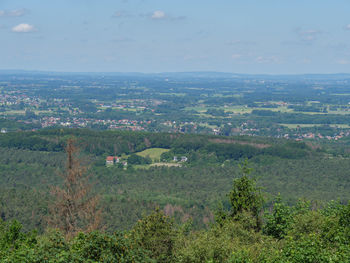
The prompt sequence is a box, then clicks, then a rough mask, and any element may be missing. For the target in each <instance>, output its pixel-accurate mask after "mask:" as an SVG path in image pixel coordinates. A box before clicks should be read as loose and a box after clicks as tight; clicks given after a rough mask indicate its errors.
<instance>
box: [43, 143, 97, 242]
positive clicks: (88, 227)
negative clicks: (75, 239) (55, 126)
mask: <svg viewBox="0 0 350 263" xmlns="http://www.w3.org/2000/svg"><path fill="white" fill-rule="evenodd" d="M75 143H76V141H75V140H74V139H69V140H68V141H67V146H66V153H67V164H66V169H65V172H64V173H62V174H61V177H62V178H63V181H64V182H63V186H62V187H59V186H55V187H52V188H51V194H52V196H53V197H54V199H55V201H54V203H53V204H52V205H51V206H50V208H49V212H50V214H49V217H48V225H49V226H50V227H52V228H57V229H59V230H61V231H62V232H63V233H64V234H65V235H66V236H74V235H75V234H77V233H78V232H81V231H83V232H90V231H93V230H96V229H98V228H99V226H100V221H101V210H99V209H98V204H99V199H100V198H99V196H98V195H93V194H92V192H91V190H92V185H91V184H90V183H89V182H88V179H89V177H88V176H87V175H86V173H87V167H86V166H83V165H82V162H81V159H80V158H79V148H78V147H77V146H76V144H75Z"/></svg>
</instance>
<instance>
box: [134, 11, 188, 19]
mask: <svg viewBox="0 0 350 263" xmlns="http://www.w3.org/2000/svg"><path fill="white" fill-rule="evenodd" d="M140 16H146V17H149V18H151V19H153V20H168V21H177V20H184V19H186V16H173V15H170V14H166V13H165V12H164V11H162V10H156V11H154V12H153V13H149V14H141V15H140Z"/></svg>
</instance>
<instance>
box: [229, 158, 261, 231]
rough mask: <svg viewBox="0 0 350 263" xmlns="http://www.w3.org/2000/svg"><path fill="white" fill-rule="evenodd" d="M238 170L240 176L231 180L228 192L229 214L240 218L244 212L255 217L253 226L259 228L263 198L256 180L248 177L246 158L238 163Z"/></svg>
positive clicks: (249, 171) (248, 170)
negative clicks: (241, 162)
mask: <svg viewBox="0 0 350 263" xmlns="http://www.w3.org/2000/svg"><path fill="white" fill-rule="evenodd" d="M240 170H241V174H242V176H241V177H240V178H238V179H235V180H234V181H233V187H232V190H231V192H230V193H229V198H230V203H231V216H232V217H233V218H234V219H235V220H240V219H242V216H243V215H244V214H250V215H252V216H253V218H254V219H255V226H254V228H255V229H256V230H260V229H261V225H262V220H261V215H260V212H261V209H262V206H263V203H264V198H263V196H262V194H261V190H260V188H259V187H257V185H256V180H255V179H253V178H250V177H249V174H250V173H251V171H252V169H251V168H249V167H248V160H247V159H246V160H245V161H244V162H243V164H242V165H240Z"/></svg>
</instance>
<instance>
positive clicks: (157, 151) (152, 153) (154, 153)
mask: <svg viewBox="0 0 350 263" xmlns="http://www.w3.org/2000/svg"><path fill="white" fill-rule="evenodd" d="M168 151H169V149H164V148H150V149H147V150H144V151H142V152H138V153H136V154H137V155H139V156H142V157H146V156H149V157H150V158H151V159H152V161H158V160H159V159H160V156H161V155H162V154H163V153H165V152H168Z"/></svg>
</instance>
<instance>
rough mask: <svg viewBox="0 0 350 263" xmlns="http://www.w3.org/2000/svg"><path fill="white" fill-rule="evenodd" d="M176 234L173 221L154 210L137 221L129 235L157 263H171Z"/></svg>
mask: <svg viewBox="0 0 350 263" xmlns="http://www.w3.org/2000/svg"><path fill="white" fill-rule="evenodd" d="M177 232H178V231H177V230H176V229H175V225H174V221H173V219H172V218H170V217H168V216H166V215H165V214H164V212H162V211H159V209H156V210H155V211H154V212H153V213H152V214H150V215H149V216H147V217H145V218H144V219H142V220H139V221H138V223H137V224H136V226H135V227H134V228H133V230H132V231H131V235H132V239H134V240H135V243H136V245H137V246H139V247H141V248H143V249H146V250H148V251H150V252H151V254H152V258H154V259H156V260H157V262H171V261H172V259H173V254H174V246H175V240H176V237H177V234H178V233H177Z"/></svg>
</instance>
